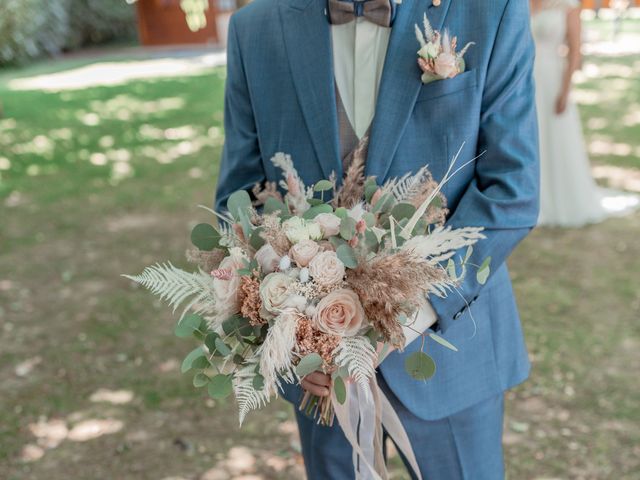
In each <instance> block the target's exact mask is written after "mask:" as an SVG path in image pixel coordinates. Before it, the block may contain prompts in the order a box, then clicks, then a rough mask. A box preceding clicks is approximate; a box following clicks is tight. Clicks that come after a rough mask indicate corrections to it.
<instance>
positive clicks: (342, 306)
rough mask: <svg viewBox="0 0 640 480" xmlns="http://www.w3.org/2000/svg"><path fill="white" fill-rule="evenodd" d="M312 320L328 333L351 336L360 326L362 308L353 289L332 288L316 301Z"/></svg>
mask: <svg viewBox="0 0 640 480" xmlns="http://www.w3.org/2000/svg"><path fill="white" fill-rule="evenodd" d="M313 322H314V324H315V327H316V328H317V329H318V330H320V331H322V332H324V333H327V334H329V335H339V336H344V337H352V336H354V335H356V334H357V333H358V332H359V331H360V328H362V324H363V322H364V309H363V308H362V304H361V303H360V299H359V298H358V295H356V293H355V292H354V291H353V290H348V289H346V288H342V289H340V290H334V291H333V292H331V293H329V294H328V295H327V296H326V297H324V298H323V299H322V300H320V302H318V306H317V308H316V311H315V314H314V316H313Z"/></svg>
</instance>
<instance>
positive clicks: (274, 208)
mask: <svg viewBox="0 0 640 480" xmlns="http://www.w3.org/2000/svg"><path fill="white" fill-rule="evenodd" d="M263 210H264V213H275V212H280V213H289V209H288V208H287V206H286V205H285V204H284V203H283V202H281V201H280V200H278V199H277V198H274V197H269V198H267V200H266V201H265V202H264V209H263Z"/></svg>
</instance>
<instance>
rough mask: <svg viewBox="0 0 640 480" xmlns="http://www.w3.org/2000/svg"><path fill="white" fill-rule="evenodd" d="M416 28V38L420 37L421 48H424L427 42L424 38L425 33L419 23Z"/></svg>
mask: <svg viewBox="0 0 640 480" xmlns="http://www.w3.org/2000/svg"><path fill="white" fill-rule="evenodd" d="M415 30H416V38H417V39H418V43H419V44H420V48H422V47H424V46H425V45H426V44H427V41H426V40H425V38H424V34H423V33H422V30H420V27H419V26H418V25H417V24H416V25H415Z"/></svg>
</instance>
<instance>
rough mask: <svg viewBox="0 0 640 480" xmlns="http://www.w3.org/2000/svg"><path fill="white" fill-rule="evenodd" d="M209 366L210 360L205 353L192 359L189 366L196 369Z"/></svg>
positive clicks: (204, 368) (203, 368)
mask: <svg viewBox="0 0 640 480" xmlns="http://www.w3.org/2000/svg"><path fill="white" fill-rule="evenodd" d="M209 367H211V362H209V359H208V358H207V357H206V356H205V355H203V356H201V357H198V358H196V359H194V360H193V362H192V363H191V368H194V369H196V370H206V369H207V368H209Z"/></svg>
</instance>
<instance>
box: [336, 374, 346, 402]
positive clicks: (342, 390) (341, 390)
mask: <svg viewBox="0 0 640 480" xmlns="http://www.w3.org/2000/svg"><path fill="white" fill-rule="evenodd" d="M333 391H334V393H335V394H336V400H338V403H339V404H340V405H344V402H345V401H346V400H347V387H346V386H345V384H344V380H343V379H342V377H335V378H334V379H333Z"/></svg>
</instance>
